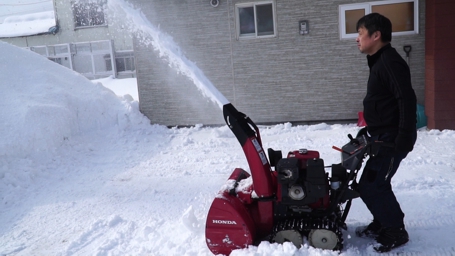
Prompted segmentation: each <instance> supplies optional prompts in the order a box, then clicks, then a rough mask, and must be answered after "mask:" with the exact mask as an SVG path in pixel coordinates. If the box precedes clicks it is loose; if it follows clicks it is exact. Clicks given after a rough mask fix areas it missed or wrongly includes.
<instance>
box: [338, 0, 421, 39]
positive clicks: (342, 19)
mask: <svg viewBox="0 0 455 256" xmlns="http://www.w3.org/2000/svg"><path fill="white" fill-rule="evenodd" d="M411 2H413V3H414V30H413V31H401V32H392V35H393V36H402V35H416V34H419V1H418V0H387V1H375V2H364V3H356V4H343V5H340V6H339V8H338V16H339V30H338V31H339V34H340V39H352V38H356V37H357V35H358V34H357V32H356V33H351V34H346V11H349V10H359V9H364V10H365V15H367V14H370V13H371V12H372V11H371V10H372V7H373V6H377V5H388V4H399V3H411Z"/></svg>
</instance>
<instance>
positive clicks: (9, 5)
mask: <svg viewBox="0 0 455 256" xmlns="http://www.w3.org/2000/svg"><path fill="white" fill-rule="evenodd" d="M53 9H54V5H53V3H52V0H1V1H0V22H3V20H4V19H5V18H6V17H8V16H15V15H23V14H29V13H36V12H44V11H51V10H53Z"/></svg>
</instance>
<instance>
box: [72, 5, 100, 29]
mask: <svg viewBox="0 0 455 256" xmlns="http://www.w3.org/2000/svg"><path fill="white" fill-rule="evenodd" d="M71 7H72V9H73V16H74V27H75V28H86V27H95V26H106V25H107V22H106V17H105V16H106V15H105V13H104V11H105V9H106V0H78V1H74V2H72V4H71Z"/></svg>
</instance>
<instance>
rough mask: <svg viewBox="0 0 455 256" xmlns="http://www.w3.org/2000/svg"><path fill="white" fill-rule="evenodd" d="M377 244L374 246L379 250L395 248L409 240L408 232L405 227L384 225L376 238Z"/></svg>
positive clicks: (386, 250)
mask: <svg viewBox="0 0 455 256" xmlns="http://www.w3.org/2000/svg"><path fill="white" fill-rule="evenodd" d="M376 241H377V242H378V244H377V245H375V246H373V248H374V250H376V251H377V252H388V251H390V250H392V249H393V248H396V247H399V246H401V245H404V244H406V243H407V242H408V241H409V235H408V232H406V229H405V228H404V226H403V227H399V228H389V227H384V228H382V229H381V231H380V232H379V236H378V237H377V238H376Z"/></svg>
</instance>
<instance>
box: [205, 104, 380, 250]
mask: <svg viewBox="0 0 455 256" xmlns="http://www.w3.org/2000/svg"><path fill="white" fill-rule="evenodd" d="M223 114H224V119H225V121H226V124H227V125H228V126H229V128H230V129H231V130H232V132H233V133H234V135H235V136H236V137H237V139H238V141H239V143H240V145H241V146H242V149H243V151H244V153H245V156H246V159H247V161H248V165H249V167H250V172H251V175H250V174H249V173H248V172H246V171H245V170H243V169H241V168H236V169H235V170H234V172H233V173H232V174H231V176H230V177H229V178H228V180H227V182H226V184H225V185H224V186H223V187H222V189H221V190H220V191H219V193H218V195H217V196H216V198H215V199H214V200H213V203H212V205H211V207H210V210H209V212H208V215H207V222H206V243H207V246H208V247H209V249H210V250H211V251H212V253H214V254H225V255H229V254H230V253H231V251H232V250H235V249H241V248H247V247H248V246H249V245H258V244H259V243H260V242H261V241H269V242H277V243H283V242H286V241H289V242H292V243H294V245H296V246H297V247H300V246H301V245H302V244H303V242H304V240H303V238H304V237H306V238H307V239H308V242H309V244H310V245H311V246H313V247H316V248H322V249H330V250H341V249H342V247H343V238H342V232H341V230H342V229H346V224H345V220H346V217H347V214H348V212H349V209H350V206H351V202H352V199H354V198H356V197H358V196H359V195H358V193H357V192H356V191H355V186H356V184H357V182H356V175H357V172H358V170H359V169H360V168H361V165H362V161H363V159H364V157H365V156H366V155H368V154H370V155H373V154H374V152H375V148H377V147H374V146H373V145H374V144H370V143H368V141H367V138H366V137H365V135H359V136H357V138H352V136H350V135H349V138H350V141H349V143H347V144H346V145H344V146H343V147H342V149H339V148H336V147H334V148H335V149H337V150H339V151H341V152H342V153H341V155H342V157H341V158H342V162H341V163H339V164H333V165H331V166H329V167H326V166H324V161H323V160H322V159H321V158H320V157H319V152H317V151H312V150H306V149H300V150H296V151H292V152H289V153H288V154H287V156H286V157H285V158H283V157H282V153H281V151H275V150H273V149H268V152H267V153H268V158H267V156H266V152H265V151H264V149H263V147H262V141H261V136H260V133H259V129H258V127H257V126H256V125H255V124H254V123H253V121H251V119H250V118H249V117H247V116H246V115H245V114H243V113H241V112H239V111H237V110H236V109H235V108H234V106H233V105H232V104H230V103H229V104H226V105H224V106H223ZM326 168H331V176H330V177H329V173H327V172H326V171H325V169H326Z"/></svg>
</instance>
